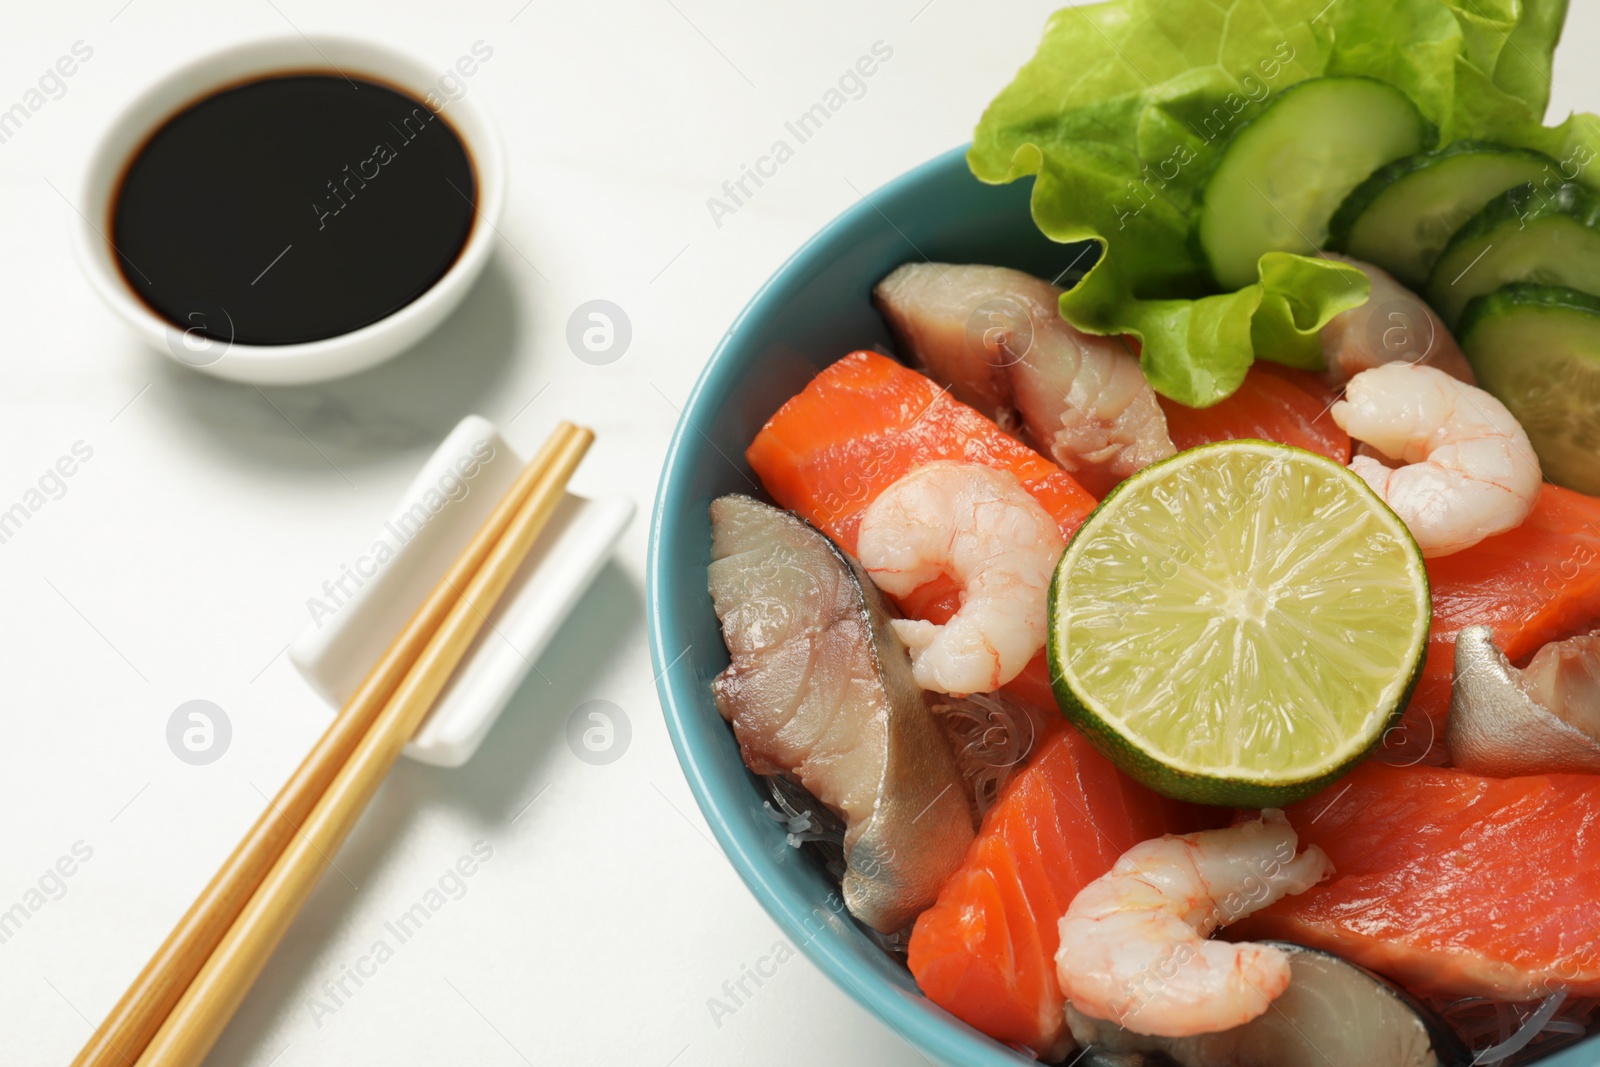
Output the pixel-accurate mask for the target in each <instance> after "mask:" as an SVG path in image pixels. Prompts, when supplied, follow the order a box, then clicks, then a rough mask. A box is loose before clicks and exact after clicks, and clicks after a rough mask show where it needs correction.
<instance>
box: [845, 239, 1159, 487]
mask: <svg viewBox="0 0 1600 1067" xmlns="http://www.w3.org/2000/svg"><path fill="white" fill-rule="evenodd" d="M1060 296H1061V290H1060V289H1058V288H1056V287H1055V286H1053V285H1051V284H1050V283H1049V282H1046V281H1041V280H1040V279H1038V278H1035V277H1033V276H1032V275H1030V274H1024V273H1022V272H1021V271H1016V270H1009V269H1007V268H1005V267H988V266H979V265H957V264H949V263H907V264H906V265H904V266H902V267H900V268H898V269H897V270H895V271H894V272H893V273H891V274H890V275H889V276H888V277H886V278H885V279H884V280H883V281H881V282H879V283H878V286H877V288H876V289H874V290H873V300H874V302H875V303H876V304H877V306H878V309H879V310H880V311H882V312H883V316H884V318H885V319H887V320H888V322H889V326H890V328H891V329H892V330H893V331H894V333H895V336H896V337H897V338H898V340H899V341H900V344H901V347H902V349H903V350H904V351H905V353H906V354H907V355H908V356H909V357H910V358H911V359H912V360H914V361H915V362H916V363H918V364H919V365H920V366H921V367H922V368H923V369H925V370H926V371H927V372H928V373H929V374H931V375H932V376H933V377H934V378H935V379H937V380H939V381H941V382H945V383H948V384H949V385H950V388H951V391H952V392H953V393H954V394H955V396H956V398H957V399H958V400H961V401H963V402H965V403H969V404H971V405H973V406H974V407H976V408H977V409H978V410H979V411H982V412H983V413H984V414H985V415H988V416H989V417H990V418H992V419H994V420H995V421H996V422H997V423H999V424H1000V425H1001V426H1003V427H1006V428H1008V429H1013V428H1015V427H1016V426H1017V424H1018V423H1019V422H1020V424H1021V426H1022V427H1023V428H1024V429H1025V430H1026V434H1027V438H1028V440H1029V441H1030V442H1031V443H1033V444H1036V445H1037V446H1038V447H1039V449H1040V451H1042V452H1044V453H1045V454H1046V455H1048V456H1049V457H1050V458H1051V459H1053V460H1055V461H1056V463H1058V464H1060V466H1061V467H1062V469H1063V470H1066V471H1068V472H1069V473H1071V474H1072V475H1073V476H1074V477H1075V478H1076V479H1077V480H1078V481H1079V482H1080V483H1081V484H1082V485H1083V487H1084V488H1086V489H1088V490H1089V491H1090V492H1091V493H1093V494H1095V495H1096V496H1103V495H1104V494H1105V493H1106V492H1107V491H1108V490H1109V489H1110V488H1111V487H1112V486H1113V485H1115V484H1116V483H1117V482H1119V481H1121V480H1122V479H1123V478H1126V477H1127V476H1128V475H1130V474H1132V473H1133V472H1134V471H1136V470H1139V469H1140V468H1141V467H1145V466H1148V465H1149V464H1151V463H1154V462H1155V461H1156V460H1158V459H1165V458H1166V457H1168V456H1170V455H1172V454H1173V447H1172V441H1171V440H1170V439H1169V438H1168V436H1167V421H1166V417H1165V416H1164V415H1163V414H1162V412H1161V408H1160V406H1159V405H1158V404H1157V403H1156V394H1155V391H1154V390H1153V389H1151V388H1150V383H1149V382H1148V381H1147V380H1146V379H1145V376H1144V372H1143V371H1142V370H1140V369H1139V360H1138V358H1137V357H1135V356H1134V354H1133V353H1132V352H1131V351H1130V350H1129V349H1128V346H1127V345H1126V344H1125V343H1124V342H1123V340H1122V339H1121V338H1120V337H1098V336H1095V335H1093V334H1087V333H1084V332H1082V331H1081V330H1078V329H1076V328H1075V327H1073V326H1072V325H1071V324H1070V323H1068V322H1067V321H1066V320H1065V319H1063V318H1062V317H1061V312H1060V310H1059V308H1058V299H1059V297H1060Z"/></svg>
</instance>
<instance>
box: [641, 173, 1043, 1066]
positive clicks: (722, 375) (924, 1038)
mask: <svg viewBox="0 0 1600 1067" xmlns="http://www.w3.org/2000/svg"><path fill="white" fill-rule="evenodd" d="M969 147H970V146H969V145H966V144H963V145H960V146H957V147H955V148H952V149H949V150H948V151H945V152H941V153H940V154H939V155H937V156H934V157H933V158H932V159H930V160H927V161H926V162H924V163H921V164H918V165H917V166H915V167H913V168H911V169H910V170H908V171H905V172H903V173H902V174H900V175H898V176H897V177H895V178H892V179H891V180H890V181H888V182H886V183H884V184H883V185H880V186H878V187H877V188H876V189H874V190H873V191H872V192H870V193H868V194H866V195H865V196H863V197H862V198H861V199H860V200H858V201H856V202H855V203H854V204H852V205H850V206H849V207H847V208H845V209H844V210H843V211H841V212H840V213H839V214H838V215H836V216H834V217H833V218H832V219H831V220H830V221H829V222H828V223H827V224H826V225H824V226H823V227H822V228H821V229H819V230H818V231H817V232H816V233H814V234H813V235H812V236H811V237H810V238H808V239H807V240H806V241H805V243H804V244H802V245H801V246H800V247H799V248H798V249H796V250H795V251H794V253H793V254H791V255H790V256H789V257H788V258H787V259H785V260H784V262H783V263H782V265H780V266H779V267H778V268H777V269H776V270H775V271H774V272H773V273H772V274H771V275H770V276H769V277H768V278H767V280H766V281H765V282H763V283H762V285H761V287H760V288H759V289H757V290H756V292H755V294H754V295H753V296H752V297H751V298H750V300H749V302H748V303H746V304H745V306H744V308H743V310H741V311H740V312H739V315H738V317H736V318H735V319H734V321H733V323H732V325H730V326H729V327H728V330H727V332H726V333H725V334H724V335H723V338H722V340H721V341H720V342H719V343H718V345H717V347H716V349H715V351H713V353H712V354H711V358H710V359H709V360H708V361H707V362H706V365H705V368H704V369H703V370H702V371H701V373H700V376H699V378H698V380H697V381H696V382H695V386H694V389H693V390H692V391H691V392H690V394H689V398H688V400H686V401H685V402H684V405H683V408H682V410H681V412H680V415H679V419H678V424H677V427H676V428H675V429H674V431H673V435H672V441H671V443H670V444H669V445H668V446H667V455H666V459H665V460H664V462H663V464H662V467H661V477H660V479H659V482H658V484H657V486H656V499H655V506H654V507H653V508H652V509H651V517H650V539H649V546H648V549H647V555H646V562H645V613H646V624H647V630H648V636H649V643H650V658H651V663H652V665H653V668H654V670H655V672H656V692H657V695H658V696H659V697H660V700H661V708H662V712H663V715H664V717H665V719H666V724H667V733H668V736H670V737H671V739H672V747H673V750H674V751H675V752H676V753H677V756H678V764H679V766H680V767H681V768H682V769H683V774H684V777H685V778H686V779H687V780H688V783H689V789H690V792H692V793H693V794H694V798H695V802H696V803H697V804H698V805H699V807H700V812H701V814H702V815H704V816H705V819H706V822H707V823H708V824H709V825H710V827H711V832H712V834H714V835H715V836H716V839H717V842H718V843H719V844H720V845H721V847H722V850H723V853H724V854H725V855H726V856H727V857H728V861H729V862H730V863H732V864H733V868H734V870H735V871H737V872H738V874H739V877H740V878H741V879H742V880H743V881H744V883H745V885H746V887H747V888H748V889H749V890H750V892H751V893H752V894H753V895H754V896H755V898H756V900H757V901H758V902H760V904H761V906H762V908H763V909H764V910H765V911H766V913H767V914H768V915H769V916H770V917H771V918H772V919H773V921H774V922H776V923H777V924H778V926H779V927H780V928H781V929H782V930H783V932H784V934H785V935H787V936H788V937H789V939H790V941H791V942H792V943H793V944H794V945H795V946H796V947H797V948H798V949H799V950H800V951H801V952H802V953H804V954H805V956H806V957H807V958H808V959H809V960H811V962H812V963H813V964H815V965H816V966H817V967H818V969H820V970H821V971H822V972H823V973H824V974H826V975H827V976H828V978H829V979H831V980H832V981H833V983H834V985H836V986H837V987H839V988H840V989H842V990H844V992H845V993H846V994H847V995H848V996H849V997H850V998H851V999H852V1000H854V1001H855V1002H856V1003H857V1004H859V1005H860V1006H861V1007H863V1008H866V1009H867V1010H868V1012H870V1013H871V1014H872V1015H873V1016H874V1017H876V1018H877V1019H879V1020H880V1021H882V1022H883V1023H884V1024H885V1025H887V1026H888V1027H889V1028H890V1029H891V1030H893V1031H894V1032H895V1033H896V1034H898V1035H899V1036H900V1038H901V1039H902V1040H904V1041H905V1042H906V1043H907V1044H909V1045H911V1046H912V1047H913V1048H915V1049H918V1050H919V1051H921V1052H924V1053H927V1054H929V1055H932V1056H936V1057H938V1058H939V1059H941V1060H943V1061H945V1062H947V1063H960V1064H961V1065H963V1067H1015V1065H1016V1064H1017V1063H1019V1062H1023V1061H1022V1059H1021V1056H1020V1054H1019V1053H1015V1052H1002V1051H1000V1050H1001V1048H1002V1047H1003V1046H997V1044H996V1042H995V1041H994V1040H993V1039H992V1038H989V1037H987V1036H985V1035H983V1034H981V1033H979V1031H977V1030H976V1029H973V1028H972V1027H971V1026H969V1025H968V1024H967V1023H964V1022H962V1021H961V1020H960V1019H957V1018H956V1017H955V1016H953V1015H949V1014H948V1013H944V1014H945V1018H944V1019H943V1020H939V1021H938V1025H930V1024H931V1023H933V1022H934V1019H933V1017H930V1016H929V1014H928V1012H927V1009H928V1008H932V1009H934V1010H936V1011H939V1012H944V1009H943V1008H940V1007H939V1006H938V1005H937V1004H934V1003H933V1002H932V1001H930V1000H928V999H927V998H926V997H925V996H924V995H923V994H921V993H920V992H919V993H918V994H917V995H916V998H912V997H909V996H907V995H906V994H905V993H904V992H903V991H901V990H899V989H895V988H893V987H891V986H889V985H887V984H882V983H876V982H871V981H863V976H862V975H860V974H859V973H858V969H857V966H856V964H855V963H854V961H853V960H852V959H851V958H850V955H849V952H848V951H846V950H845V946H844V945H843V943H842V942H841V941H840V933H839V932H838V931H837V930H835V929H832V928H830V927H827V926H824V927H823V928H822V929H821V930H820V931H819V930H817V929H814V928H811V927H808V926H807V925H806V923H807V920H808V919H809V920H812V921H813V923H814V919H813V916H812V914H811V913H810V912H807V913H805V914H801V913H798V912H796V911H794V910H792V909H791V908H790V907H789V906H788V905H787V904H786V903H785V901H783V900H782V899H781V895H780V893H779V891H778V889H777V888H776V887H775V886H774V885H773V884H772V883H771V882H770V881H769V880H768V878H767V877H766V876H765V874H764V867H765V866H767V865H768V864H769V863H770V861H769V860H767V859H766V858H765V857H764V856H761V855H759V854H757V852H756V851H754V850H752V849H750V848H748V847H746V845H745V843H743V842H742V841H741V840H740V839H739V837H738V836H737V835H736V834H735V833H734V831H733V830H732V828H731V827H730V824H729V821H728V819H727V818H726V817H725V816H724V814H723V812H722V810H721V809H720V807H719V805H718V803H717V801H716V799H715V798H714V796H713V793H712V790H711V788H710V786H709V784H708V782H707V779H706V774H705V769H704V768H705V767H706V766H707V765H709V762H710V761H709V760H708V759H707V758H706V757H705V755H704V754H701V753H696V752H695V751H694V750H693V749H691V748H690V746H689V744H688V738H687V734H686V728H685V724H686V717H687V715H688V714H689V709H688V707H687V706H686V701H687V700H688V697H687V696H684V697H683V698H682V699H681V700H680V695H679V694H678V693H677V692H676V688H675V684H674V682H673V680H672V678H671V674H672V668H673V667H674V666H675V665H676V664H677V660H675V659H674V660H669V659H668V658H667V653H666V647H667V640H666V638H667V635H666V633H665V630H666V628H667V622H666V613H665V612H664V611H663V609H662V604H663V602H664V600H663V590H662V588H661V584H662V580H663V579H662V573H663V561H662V552H663V549H664V538H663V529H664V526H665V523H666V519H667V517H668V514H669V509H668V507H667V500H668V496H669V492H670V490H671V489H672V486H673V485H674V482H675V481H676V480H677V479H678V478H682V477H686V456H685V452H686V447H687V445H688V443H689V442H690V441H691V440H692V439H693V438H694V436H696V435H698V433H699V431H698V430H697V429H695V427H694V425H693V422H692V420H691V418H690V416H691V414H692V413H693V412H694V410H695V408H696V405H697V404H699V403H700V401H701V399H702V398H703V397H704V396H706V395H708V394H711V393H715V392H719V391H722V390H723V389H724V388H725V387H726V386H727V385H729V384H730V383H731V380H732V379H733V378H734V377H735V373H736V372H735V369H734V364H732V363H730V362H729V361H728V359H727V356H728V354H729V353H730V352H732V351H734V350H735V349H737V348H739V347H741V346H742V345H744V344H745V343H746V341H747V337H746V335H747V334H748V332H749V331H750V329H751V323H752V320H753V319H754V318H755V317H756V316H757V315H758V314H759V313H760V312H761V311H762V310H763V309H764V308H765V307H766V306H767V305H768V304H769V303H770V302H772V301H774V300H779V299H781V298H782V297H784V296H785V295H787V293H788V291H789V290H791V289H792V288H794V287H795V286H796V285H797V284H798V282H799V279H800V278H801V276H803V275H804V273H805V271H804V269H803V268H804V267H805V265H806V264H807V263H808V262H810V261H811V260H812V259H814V258H815V257H817V256H818V255H819V254H820V253H822V252H823V251H825V250H826V249H827V248H828V246H830V245H831V244H832V243H833V242H834V241H836V240H839V239H840V238H841V235H842V234H843V233H845V232H847V231H849V230H850V229H852V228H853V227H854V225H855V224H857V223H858V222H860V221H863V220H867V219H871V218H872V217H874V216H879V215H881V213H880V211H879V209H878V207H877V204H876V201H877V200H879V199H881V198H884V197H890V196H893V195H895V194H896V193H898V192H900V191H902V190H904V189H907V188H909V187H911V186H915V185H917V184H919V183H921V182H923V181H926V180H927V179H928V178H929V177H930V176H931V175H933V174H936V173H938V172H941V171H943V170H945V169H947V168H949V167H950V166H951V165H952V164H953V163H954V162H955V161H956V160H958V159H959V160H964V159H965V157H966V153H967V149H968V148H969ZM919 1001H920V1004H919Z"/></svg>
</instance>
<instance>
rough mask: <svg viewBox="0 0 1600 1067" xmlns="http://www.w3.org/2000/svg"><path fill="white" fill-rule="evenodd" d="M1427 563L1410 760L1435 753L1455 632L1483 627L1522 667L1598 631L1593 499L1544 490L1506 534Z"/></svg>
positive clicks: (1597, 530)
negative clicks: (1429, 598) (1429, 613)
mask: <svg viewBox="0 0 1600 1067" xmlns="http://www.w3.org/2000/svg"><path fill="white" fill-rule="evenodd" d="M1427 563H1428V580H1429V582H1430V583H1431V584H1432V586H1433V628H1432V631H1431V633H1430V634H1429V638H1428V659H1427V662H1426V663H1425V664H1424V666H1423V668H1422V678H1421V680H1420V681H1419V682H1418V683H1417V689H1416V692H1415V693H1414V694H1412V697H1411V704H1410V706H1409V707H1408V708H1407V711H1406V716H1407V718H1406V720H1405V722H1404V724H1403V729H1404V731H1405V733H1406V735H1407V740H1408V741H1412V742H1413V743H1414V747H1416V748H1417V749H1418V750H1419V751H1420V748H1421V746H1422V745H1426V744H1430V743H1431V744H1433V745H1435V746H1436V747H1437V746H1442V745H1443V744H1444V725H1445V715H1446V714H1447V713H1448V712H1449V710H1450V679H1451V675H1452V674H1453V672H1454V668H1455V645H1456V634H1458V633H1459V632H1461V630H1463V629H1465V628H1466V627H1468V626H1471V625H1473V624H1474V623H1483V624H1484V625H1486V626H1490V627H1492V628H1493V629H1494V640H1495V644H1496V645H1497V646H1498V647H1499V648H1500V650H1501V651H1502V652H1504V653H1505V654H1506V658H1507V659H1509V660H1511V662H1513V663H1516V664H1519V665H1521V664H1525V663H1527V661H1528V659H1529V658H1530V657H1532V655H1533V654H1534V653H1535V652H1537V651H1538V650H1539V648H1540V646H1542V645H1544V644H1545V643H1547V642H1549V641H1557V640H1561V639H1564V638H1567V637H1571V636H1574V635H1576V634H1580V633H1583V632H1585V631H1587V630H1589V629H1592V628H1593V626H1594V625H1595V623H1596V622H1600V498H1597V497H1592V496H1585V495H1584V494H1582V493H1577V492H1574V491H1572V490H1571V489H1563V488H1561V487H1560V486H1557V485H1548V484H1547V485H1545V486H1544V488H1543V489H1542V490H1540V493H1539V501H1538V503H1537V504H1535V505H1534V507H1533V511H1532V512H1531V513H1529V515H1528V517H1527V518H1526V519H1524V520H1523V523H1522V525H1521V526H1519V527H1517V528H1516V529H1515V530H1510V531H1507V532H1506V533H1503V534H1499V535H1498V536H1495V537H1490V538H1488V539H1486V540H1484V541H1480V542H1479V543H1478V544H1476V545H1473V546H1472V547H1471V548H1468V549H1465V550H1463V551H1461V552H1457V553H1455V554H1454V555H1451V556H1438V557H1435V558H1433V559H1430V560H1428V561H1427Z"/></svg>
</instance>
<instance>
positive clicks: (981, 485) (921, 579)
mask: <svg viewBox="0 0 1600 1067" xmlns="http://www.w3.org/2000/svg"><path fill="white" fill-rule="evenodd" d="M1065 548H1066V543H1065V542H1064V541H1063V540H1062V538H1061V531H1060V530H1059V529H1058V528H1057V527H1056V523H1055V520H1054V519H1053V518H1051V517H1050V513H1049V512H1047V511H1045V509H1044V507H1043V506H1042V505H1041V504H1040V503H1039V502H1038V501H1037V500H1035V499H1033V497H1031V496H1029V495H1028V493H1027V491H1026V490H1024V489H1023V488H1022V483H1021V482H1019V481H1017V478H1016V476H1015V475H1014V474H1012V473H1010V472H1009V471H1002V470H995V469H994V468H992V467H986V466H983V465H982V464H979V463H961V462H958V461H955V460H939V461H936V462H933V463H928V464H925V465H923V466H921V467H917V468H916V469H914V470H913V471H911V473H909V474H907V475H906V476H905V477H903V478H901V479H900V480H899V481H897V482H895V483H893V484H892V485H890V486H889V487H888V488H887V489H885V490H884V491H883V492H882V493H881V494H879V496H878V498H877V499H876V500H874V501H873V502H872V503H871V504H869V505H867V508H866V510H865V511H863V512H862V514H861V532H860V536H859V539H858V541H857V549H856V551H857V555H858V556H859V557H860V559H861V564H862V566H864V567H865V568H866V569H867V574H868V575H870V576H871V578H872V580H873V581H874V582H875V583H876V584H877V585H878V587H879V588H880V589H882V590H883V591H884V592H886V593H888V594H889V595H890V596H896V597H903V596H906V595H908V594H909V593H911V592H912V591H913V590H914V589H917V588H918V587H919V586H922V585H924V584H926V583H927V582H930V581H933V580H934V579H936V578H939V577H943V576H947V577H949V578H953V579H954V580H955V581H956V582H958V583H959V584H960V585H961V586H962V593H961V607H960V608H959V609H958V610H957V611H956V613H955V614H954V615H953V616H951V617H950V620H949V621H948V622H946V623H945V624H944V625H942V626H941V625H937V624H935V623H932V622H928V621H927V620H924V619H896V620H894V623H893V625H894V629H895V632H896V633H898V634H899V635H900V639H901V640H903V641H904V642H905V643H906V646H907V647H908V648H909V649H910V650H911V664H912V671H913V674H914V676H915V679H916V682H917V684H918V685H920V686H921V687H922V688H924V689H928V690H933V691H935V692H939V693H955V694H967V693H989V692H993V691H994V690H996V689H999V688H1000V687H1001V686H1002V685H1005V684H1006V683H1007V682H1009V681H1011V680H1012V679H1013V678H1015V677H1016V676H1017V675H1018V674H1019V673H1021V671H1022V668H1024V667H1026V666H1027V665H1028V661H1029V660H1031V659H1033V657H1034V656H1035V655H1036V654H1037V653H1038V652H1039V650H1040V649H1041V648H1043V647H1044V640H1045V629H1046V625H1047V622H1048V618H1047V610H1048V609H1047V606H1046V592H1047V590H1048V588H1049V585H1050V577H1051V575H1052V573H1053V572H1054V571H1055V566H1056V561H1057V560H1058V559H1060V557H1061V553H1062V551H1063V550H1064V549H1065Z"/></svg>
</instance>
